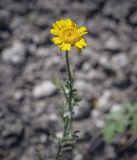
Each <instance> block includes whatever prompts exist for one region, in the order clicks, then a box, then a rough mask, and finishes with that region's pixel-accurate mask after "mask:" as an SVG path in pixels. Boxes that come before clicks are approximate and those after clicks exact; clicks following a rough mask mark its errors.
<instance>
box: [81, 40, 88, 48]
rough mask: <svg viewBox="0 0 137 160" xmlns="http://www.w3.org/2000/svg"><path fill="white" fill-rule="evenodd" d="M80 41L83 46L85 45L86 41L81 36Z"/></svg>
mask: <svg viewBox="0 0 137 160" xmlns="http://www.w3.org/2000/svg"><path fill="white" fill-rule="evenodd" d="M80 43H81V44H82V45H83V46H84V47H86V46H87V43H86V41H85V39H84V38H81V40H80Z"/></svg>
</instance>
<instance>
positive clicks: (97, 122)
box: [95, 119, 105, 128]
mask: <svg viewBox="0 0 137 160" xmlns="http://www.w3.org/2000/svg"><path fill="white" fill-rule="evenodd" d="M95 125H96V127H97V128H103V127H104V125H105V123H104V121H103V120H102V119H97V120H96V122H95Z"/></svg>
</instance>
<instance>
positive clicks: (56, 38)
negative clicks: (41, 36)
mask: <svg viewBox="0 0 137 160" xmlns="http://www.w3.org/2000/svg"><path fill="white" fill-rule="evenodd" d="M52 42H54V43H55V44H60V43H61V42H62V41H61V39H59V38H58V37H54V38H53V39H52Z"/></svg>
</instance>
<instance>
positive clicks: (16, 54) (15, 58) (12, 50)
mask: <svg viewBox="0 0 137 160" xmlns="http://www.w3.org/2000/svg"><path fill="white" fill-rule="evenodd" d="M25 55H26V48H25V46H24V45H23V44H22V43H21V42H18V41H16V42H14V43H13V45H12V46H11V47H9V48H6V49H4V50H3V51H2V59H3V60H4V61H5V62H9V63H13V64H22V63H23V62H24V61H25Z"/></svg>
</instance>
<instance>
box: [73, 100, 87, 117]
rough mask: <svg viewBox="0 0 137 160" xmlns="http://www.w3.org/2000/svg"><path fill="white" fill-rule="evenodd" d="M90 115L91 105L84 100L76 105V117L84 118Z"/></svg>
mask: <svg viewBox="0 0 137 160" xmlns="http://www.w3.org/2000/svg"><path fill="white" fill-rule="evenodd" d="M89 117H90V107H89V105H88V104H87V103H86V102H84V101H82V102H81V103H80V104H79V105H77V106H75V107H74V119H75V120H82V119H87V118H89Z"/></svg>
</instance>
